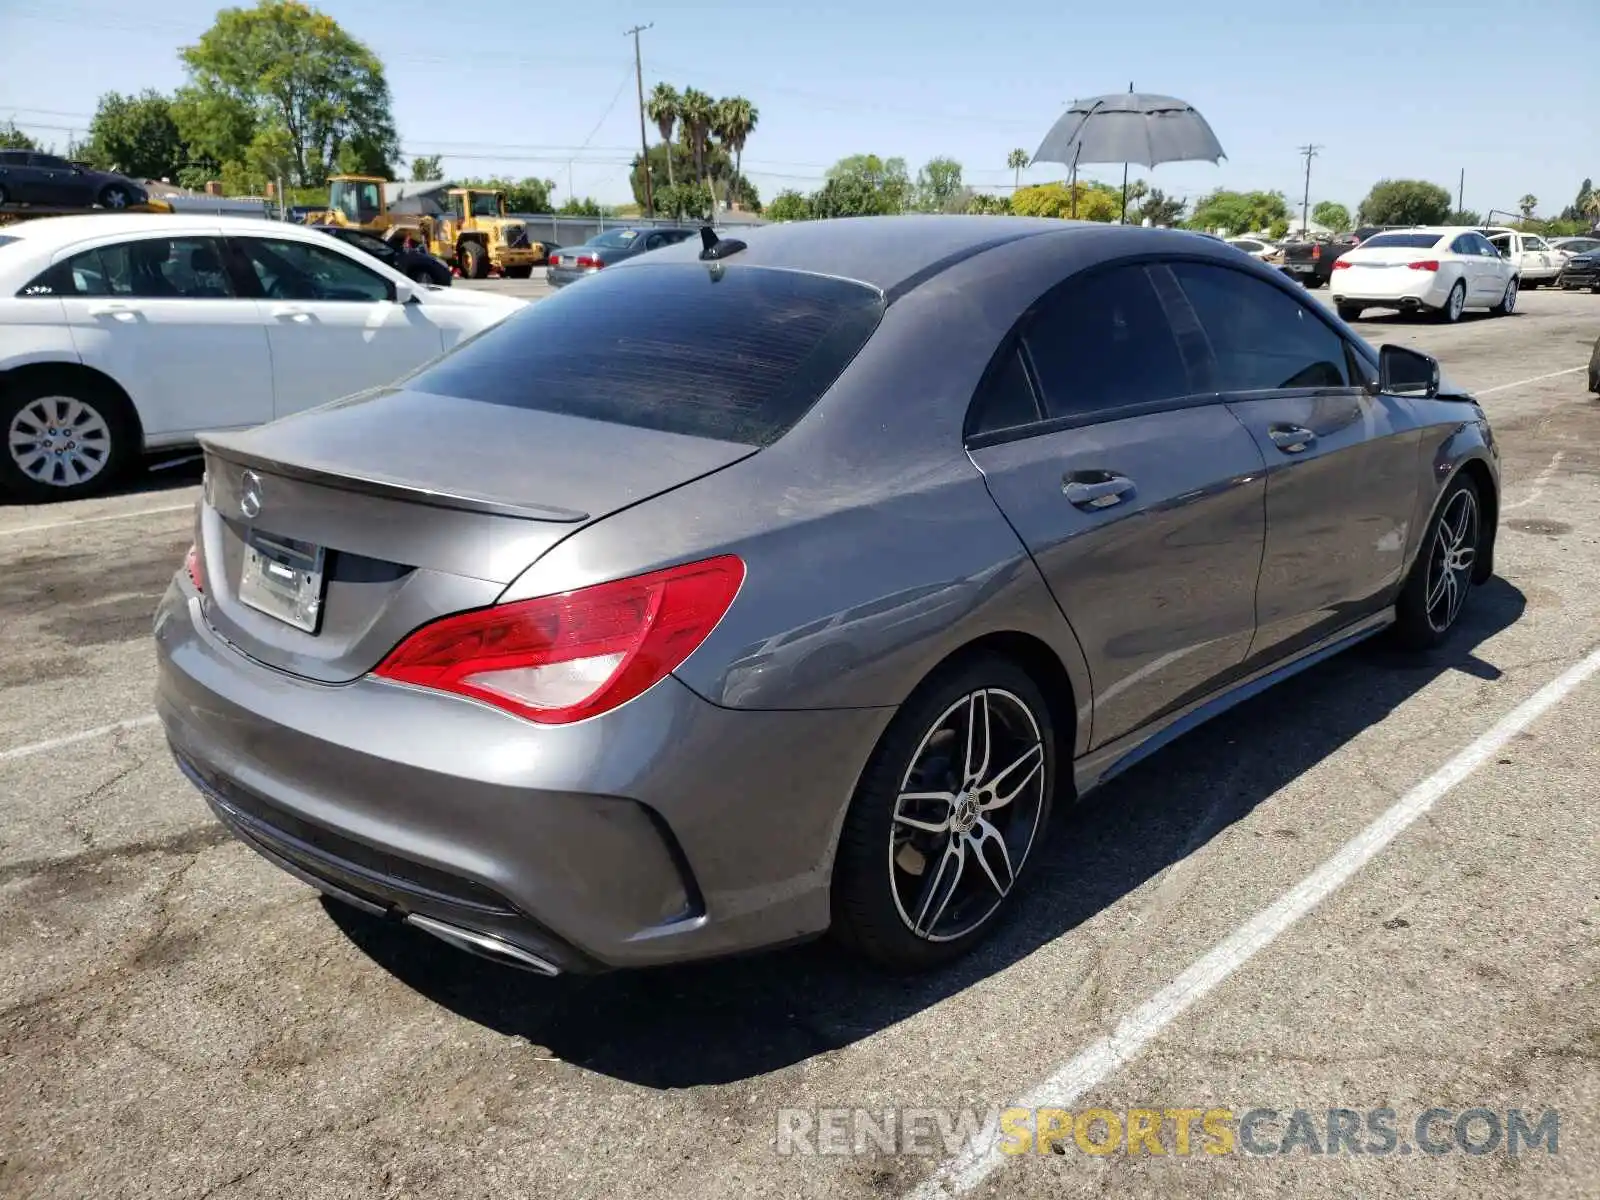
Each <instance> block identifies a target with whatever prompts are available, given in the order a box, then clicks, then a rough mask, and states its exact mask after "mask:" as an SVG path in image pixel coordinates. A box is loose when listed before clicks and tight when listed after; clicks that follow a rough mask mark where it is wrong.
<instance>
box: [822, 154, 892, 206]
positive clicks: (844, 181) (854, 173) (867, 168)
mask: <svg viewBox="0 0 1600 1200" xmlns="http://www.w3.org/2000/svg"><path fill="white" fill-rule="evenodd" d="M830 183H837V184H839V185H841V186H840V188H839V189H835V192H834V197H835V199H840V198H845V197H851V196H865V195H866V194H867V193H869V192H871V193H876V194H877V198H876V199H874V200H871V201H866V200H863V201H862V203H864V204H866V205H867V207H868V208H870V209H871V211H872V212H874V213H899V212H905V211H906V209H907V208H908V207H910V204H911V199H912V185H911V177H910V175H909V174H908V173H907V171H906V160H905V159H903V158H879V157H878V156H877V155H876V154H851V155H847V156H846V157H844V158H841V159H840V160H839V161H838V162H836V163H834V164H833V166H831V167H829V168H828V172H827V177H826V181H825V182H824V183H823V187H822V191H826V190H827V186H828V184H830ZM822 191H818V192H816V193H814V194H813V197H812V198H813V202H814V201H815V199H816V197H817V196H820V195H821V194H822ZM833 202H834V201H830V202H829V203H830V204H831V203H833ZM813 207H815V204H814V203H813ZM818 215H819V216H821V215H822V214H821V213H818ZM835 215H839V216H850V215H856V214H852V213H839V214H835ZM863 215H865V214H863Z"/></svg>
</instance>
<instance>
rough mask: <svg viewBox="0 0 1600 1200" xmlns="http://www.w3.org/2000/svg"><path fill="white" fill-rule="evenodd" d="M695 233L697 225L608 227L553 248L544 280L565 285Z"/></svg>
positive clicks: (675, 242)
mask: <svg viewBox="0 0 1600 1200" xmlns="http://www.w3.org/2000/svg"><path fill="white" fill-rule="evenodd" d="M698 233H699V230H698V229H697V228H681V227H661V228H651V227H649V226H642V227H640V228H636V229H634V228H628V229H608V230H606V231H605V232H604V233H601V234H597V235H596V236H594V237H592V238H590V239H589V240H588V241H587V242H585V243H584V244H583V245H581V246H563V247H561V248H560V249H559V250H558V251H556V252H553V253H552V254H551V255H550V262H549V266H548V267H547V268H546V270H545V273H544V277H545V281H546V282H547V283H549V284H550V286H551V287H566V285H567V284H569V283H571V282H572V281H573V280H575V279H582V278H583V277H584V276H585V275H593V274H594V273H595V272H596V271H598V270H600V269H601V268H602V267H609V266H612V265H614V264H616V263H619V262H623V261H625V260H627V259H630V258H634V257H635V256H637V255H640V254H646V253H648V252H649V251H651V250H660V249H661V248H662V247H664V246H676V245H677V244H678V243H679V242H681V241H683V240H684V239H685V238H690V237H694V236H696V234H698Z"/></svg>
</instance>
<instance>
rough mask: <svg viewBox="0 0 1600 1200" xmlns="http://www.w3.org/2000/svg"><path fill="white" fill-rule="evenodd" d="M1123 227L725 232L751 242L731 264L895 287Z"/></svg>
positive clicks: (901, 221) (1016, 223)
mask: <svg viewBox="0 0 1600 1200" xmlns="http://www.w3.org/2000/svg"><path fill="white" fill-rule="evenodd" d="M1116 229H1120V230H1122V231H1123V232H1125V233H1130V234H1131V233H1133V232H1134V231H1135V230H1136V229H1138V227H1136V226H1114V225H1105V224H1101V223H1098V222H1093V221H1062V220H1055V219H1053V218H1049V217H984V216H937V215H931V214H929V215H922V214H918V215H910V216H887V217H835V218H832V219H829V220H822V221H792V222H782V223H779V224H773V225H762V226H759V227H756V228H751V229H743V228H741V229H738V230H732V229H724V230H720V231H719V232H718V236H719V237H721V238H723V239H724V240H733V239H736V240H738V241H741V242H744V243H745V247H746V248H745V249H744V250H741V251H739V252H738V253H737V254H736V255H734V256H732V257H730V258H728V259H725V260H723V261H725V262H728V263H730V264H731V263H738V264H740V265H742V266H758V267H778V268H782V269H788V270H794V271H809V272H811V273H813V274H819V275H835V276H838V277H840V278H843V279H855V280H859V281H860V282H862V283H866V284H870V285H871V286H873V287H875V288H878V289H879V290H880V291H883V292H891V291H896V290H905V289H906V288H908V287H909V286H911V285H912V284H913V283H914V282H917V281H919V280H920V278H921V277H923V276H931V275H933V274H936V273H937V272H938V271H939V270H940V269H942V268H943V267H944V266H949V265H953V264H954V263H956V262H959V261H960V260H961V259H963V258H966V257H970V256H971V255H974V254H980V253H982V252H983V251H985V250H988V249H990V248H992V247H994V246H998V245H1000V244H1002V243H1005V242H1011V241H1016V240H1018V239H1020V238H1026V237H1038V236H1041V235H1043V234H1047V233H1062V232H1067V231H1077V232H1078V233H1080V234H1081V235H1082V236H1084V237H1092V236H1095V235H1096V234H1097V233H1099V234H1101V235H1105V234H1107V233H1109V231H1111V230H1116ZM1138 232H1139V233H1143V234H1148V235H1151V236H1154V237H1161V236H1163V235H1166V236H1179V237H1184V236H1193V235H1189V234H1183V233H1178V234H1174V233H1173V232H1172V231H1170V230H1156V229H1148V230H1143V229H1140V230H1138ZM699 254H700V243H699V242H698V241H690V242H680V243H679V244H678V245H676V246H668V247H665V248H663V249H661V250H655V251H652V252H651V253H650V254H648V255H644V256H641V257H639V258H633V259H629V260H627V261H626V262H623V263H619V264H618V265H617V269H618V270H624V269H630V268H632V269H645V267H647V266H648V264H659V263H667V262H684V261H692V260H695V259H697V258H698V257H699Z"/></svg>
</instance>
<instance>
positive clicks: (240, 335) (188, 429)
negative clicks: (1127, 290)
mask: <svg viewBox="0 0 1600 1200" xmlns="http://www.w3.org/2000/svg"><path fill="white" fill-rule="evenodd" d="M524 304H525V301H521V300H515V299H512V298H510V297H505V296H498V295H494V294H490V293H485V292H475V291H468V290H464V289H456V288H451V289H434V288H427V287H422V286H419V285H418V284H415V283H413V282H411V281H410V280H408V279H407V278H406V277H405V276H403V275H401V274H399V273H398V272H396V271H392V270H390V269H389V268H388V267H386V266H384V265H383V264H382V263H379V262H376V261H374V260H372V259H370V258H368V257H366V256H365V255H362V254H359V253H358V252H356V251H354V250H350V249H348V248H347V247H345V246H343V245H341V244H340V243H339V242H338V241H336V240H335V239H334V238H331V237H329V236H327V235H326V234H324V233H319V232H317V231H316V230H312V229H306V228H304V227H301V226H296V225H290V224H280V223H276V222H269V221H262V220H252V219H250V218H243V217H232V218H230V217H218V216H208V215H204V214H196V215H194V216H181V215H166V214H158V213H138V214H134V213H128V214H95V215H86V216H75V217H49V218H43V219H38V220H33V221H27V222H22V223H19V224H16V225H13V226H6V227H0V434H3V435H4V437H5V452H4V453H3V454H0V492H4V493H7V494H11V495H15V496H20V497H22V498H24V499H27V500H47V499H53V498H61V499H65V498H68V497H74V496H80V495H86V494H88V493H90V492H92V491H94V490H96V489H98V488H101V487H104V486H106V485H107V484H109V483H111V482H113V481H115V479H116V478H117V477H118V476H119V475H120V474H121V473H122V472H123V471H124V470H125V469H126V468H128V467H129V466H131V465H132V464H133V463H135V462H137V461H138V459H139V458H140V456H141V455H142V454H144V453H145V452H147V451H150V450H157V449H162V448H164V447H168V446H173V445H181V444H183V443H186V442H190V441H193V440H194V438H195V436H196V435H197V434H199V433H201V432H203V431H206V430H215V429H237V428H241V427H244V426H249V425H258V424H261V423H262V422H265V421H270V420H273V419H274V418H276V417H281V416H285V415H286V414H288V413H292V412H298V411H300V410H301V409H305V408H310V407H313V406H315V405H318V404H322V403H325V402H327V401H329V400H334V399H337V398H338V397H340V396H344V395H347V394H349V393H351V392H358V391H363V390H365V389H368V388H372V387H378V386H381V385H383V384H387V383H390V382H393V381H394V380H396V379H398V378H399V377H401V376H403V375H405V374H407V373H409V372H410V371H412V370H413V369H415V368H416V367H419V366H421V365H422V364H423V363H425V362H427V361H429V360H430V359H433V358H436V357H438V356H439V355H440V354H441V353H443V352H444V351H446V350H448V349H450V348H451V347H452V346H454V345H455V344H456V343H457V342H459V341H460V340H461V339H462V338H464V337H468V336H470V335H472V334H474V333H477V332H479V331H481V330H484V329H487V328H489V327H490V326H492V325H495V324H497V323H498V322H500V321H501V320H503V319H505V318H506V317H508V316H510V315H511V314H512V313H514V312H516V311H517V310H518V309H519V308H521V307H523V305H524Z"/></svg>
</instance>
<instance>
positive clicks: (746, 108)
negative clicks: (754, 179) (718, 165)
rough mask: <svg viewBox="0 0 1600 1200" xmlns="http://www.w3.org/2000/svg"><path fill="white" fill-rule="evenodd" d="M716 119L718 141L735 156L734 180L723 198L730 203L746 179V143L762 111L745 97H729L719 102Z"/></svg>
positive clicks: (730, 181) (730, 182) (729, 184)
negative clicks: (738, 186) (739, 183)
mask: <svg viewBox="0 0 1600 1200" xmlns="http://www.w3.org/2000/svg"><path fill="white" fill-rule="evenodd" d="M715 117H716V119H715V130H714V132H715V133H716V135H717V140H718V141H719V142H721V143H722V146H723V148H724V149H725V150H728V151H731V152H732V154H733V179H731V180H729V182H728V186H727V189H726V194H725V195H724V196H723V201H724V203H730V202H731V201H732V199H733V189H734V187H735V186H736V185H737V182H738V181H739V180H740V179H742V178H743V177H744V176H743V173H742V167H743V164H744V143H745V140H746V139H747V138H748V137H749V136H750V134H751V133H752V132H754V130H755V127H756V123H757V122H758V121H760V120H761V110H760V109H758V108H757V107H756V106H755V105H754V104H751V103H750V101H748V100H746V99H745V98H744V97H743V96H728V97H727V98H725V99H722V100H718V101H717V105H716V114H715Z"/></svg>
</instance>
